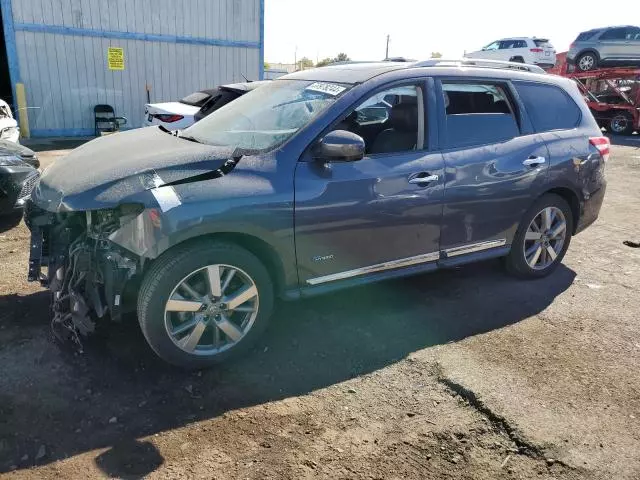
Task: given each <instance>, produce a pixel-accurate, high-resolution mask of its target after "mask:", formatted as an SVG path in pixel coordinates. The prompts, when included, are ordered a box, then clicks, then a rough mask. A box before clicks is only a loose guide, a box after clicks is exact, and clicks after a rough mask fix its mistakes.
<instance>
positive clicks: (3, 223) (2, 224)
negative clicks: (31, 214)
mask: <svg viewBox="0 0 640 480" xmlns="http://www.w3.org/2000/svg"><path fill="white" fill-rule="evenodd" d="M21 221H22V213H17V214H11V215H0V233H4V232H8V231H9V230H11V229H13V228H15V227H17V226H18V225H20V222H21Z"/></svg>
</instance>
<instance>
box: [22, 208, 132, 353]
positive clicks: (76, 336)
mask: <svg viewBox="0 0 640 480" xmlns="http://www.w3.org/2000/svg"><path fill="white" fill-rule="evenodd" d="M139 211H140V210H139V209H138V208H137V207H136V208H124V209H122V210H105V211H97V212H87V213H86V214H83V213H75V214H67V215H66V216H64V217H62V216H59V215H58V216H54V215H50V214H45V215H43V216H36V217H34V218H32V222H31V228H32V242H31V257H30V260H29V266H30V267H29V279H30V280H40V282H41V283H42V285H43V286H46V287H48V288H49V289H50V290H51V291H52V293H53V299H52V313H53V319H52V322H51V328H52V330H53V333H54V335H55V337H56V338H57V339H59V340H61V341H63V342H65V343H71V344H73V345H74V346H75V347H76V348H77V350H78V351H80V352H82V341H81V338H82V337H84V336H87V335H89V334H91V333H93V332H94V331H95V330H96V322H97V321H98V320H99V319H102V318H104V317H106V316H107V314H109V313H110V316H111V319H112V320H116V321H118V320H119V319H120V318H121V315H122V295H123V290H124V286H125V284H126V283H127V281H129V280H130V279H131V278H132V277H133V276H134V275H135V274H136V273H137V271H138V262H137V261H136V260H134V259H132V258H129V257H128V256H127V255H126V252H124V251H123V250H122V249H121V248H120V247H118V246H117V245H115V244H113V243H111V242H110V241H109V240H108V235H109V234H111V233H112V232H114V231H115V230H117V229H118V228H119V227H120V226H121V224H122V223H121V222H123V221H128V220H130V219H131V217H132V216H135V215H136V214H138V213H139ZM42 266H46V267H47V269H48V270H47V274H46V275H43V274H42V273H41V267H42Z"/></svg>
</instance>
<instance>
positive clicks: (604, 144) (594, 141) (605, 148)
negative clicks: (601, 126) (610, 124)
mask: <svg viewBox="0 0 640 480" xmlns="http://www.w3.org/2000/svg"><path fill="white" fill-rule="evenodd" d="M589 143H590V144H591V145H593V146H594V147H596V148H597V149H598V151H599V152H600V155H601V156H602V159H603V160H604V161H605V162H606V161H607V160H609V152H610V147H611V143H610V142H609V139H608V138H607V137H591V138H590V139H589Z"/></svg>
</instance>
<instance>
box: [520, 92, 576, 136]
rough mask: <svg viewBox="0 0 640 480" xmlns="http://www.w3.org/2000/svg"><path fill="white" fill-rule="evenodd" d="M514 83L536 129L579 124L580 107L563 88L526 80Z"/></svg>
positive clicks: (543, 130) (561, 128)
mask: <svg viewBox="0 0 640 480" xmlns="http://www.w3.org/2000/svg"><path fill="white" fill-rule="evenodd" d="M514 85H515V86H516V90H517V91H518V94H519V95H520V98H521V99H522V101H523V102H524V105H525V107H526V108H527V113H528V114H529V118H530V119H531V122H532V123H533V127H534V128H535V129H536V131H538V132H548V131H549V130H566V129H571V128H574V127H575V126H576V125H578V122H579V121H580V115H581V113H580V108H578V106H577V105H576V103H575V102H574V101H573V99H572V98H571V97H570V96H569V95H568V94H567V93H565V92H564V90H562V89H561V88H559V87H556V86H555V85H544V84H540V83H525V82H514Z"/></svg>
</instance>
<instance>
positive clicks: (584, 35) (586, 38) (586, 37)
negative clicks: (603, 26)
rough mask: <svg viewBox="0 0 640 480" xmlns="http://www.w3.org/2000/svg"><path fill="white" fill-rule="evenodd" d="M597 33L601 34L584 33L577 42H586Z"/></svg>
mask: <svg viewBox="0 0 640 480" xmlns="http://www.w3.org/2000/svg"><path fill="white" fill-rule="evenodd" d="M596 33H599V32H598V31H595V32H582V33H581V34H580V35H578V38H576V42H584V41H585V40H589V39H590V38H592V37H594V36H595V34H596Z"/></svg>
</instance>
